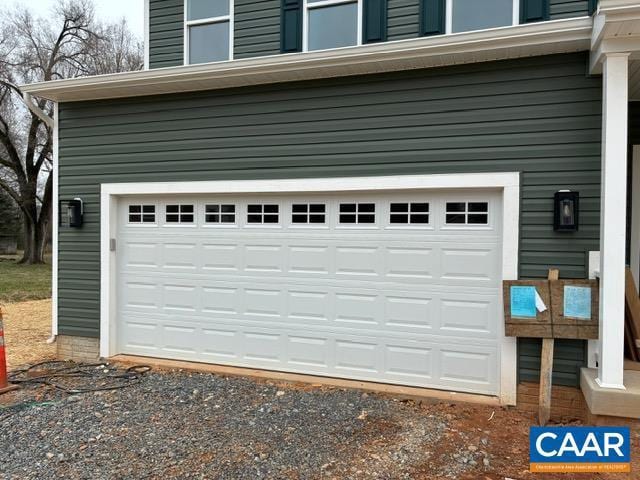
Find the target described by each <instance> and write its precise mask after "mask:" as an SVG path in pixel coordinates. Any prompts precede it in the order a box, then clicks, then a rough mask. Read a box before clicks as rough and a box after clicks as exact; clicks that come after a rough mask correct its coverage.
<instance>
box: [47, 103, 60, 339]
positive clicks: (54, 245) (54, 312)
mask: <svg viewBox="0 0 640 480" xmlns="http://www.w3.org/2000/svg"><path fill="white" fill-rule="evenodd" d="M59 125H60V122H59V115H58V104H57V103H54V104H53V167H52V170H51V174H50V175H53V179H52V180H53V182H52V183H53V188H52V192H51V202H52V203H51V222H52V225H51V229H52V239H51V254H52V256H51V338H50V339H49V342H53V341H54V340H55V337H56V335H58V231H59V224H60V205H59V193H58V189H59V186H58V170H59V166H58V163H59V162H58V160H59V158H60V154H59V150H60V148H59V147H60V136H59Z"/></svg>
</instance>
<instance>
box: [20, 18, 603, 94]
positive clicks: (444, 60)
mask: <svg viewBox="0 0 640 480" xmlns="http://www.w3.org/2000/svg"><path fill="white" fill-rule="evenodd" d="M591 33H592V19H591V18H590V17H580V18H573V19H563V20H554V21H550V22H540V23H532V24H526V25H516V26H509V27H499V28H493V29H489V30H482V31H477V32H465V33H456V34H450V35H441V36H434V37H421V38H417V39H407V40H398V41H392V42H383V43H376V44H370V45H362V46H357V47H346V48H337V49H333V50H324V51H315V52H305V53H290V54H278V55H272V56H265V57H259V58H250V59H242V60H233V61H226V62H217V63H208V64H201V65H186V66H179V67H167V68H158V69H153V70H143V71H137V72H127V73H117V74H110V75H99V76H93V77H84V78H75V79H66V80H55V81H51V82H42V83H34V84H30V85H24V86H22V87H21V88H22V89H23V91H25V92H27V93H30V94H32V95H35V96H39V97H44V98H47V99H50V100H53V101H58V102H73V101H84V100H98V99H109V98H124V97H134V96H141V95H155V94H167V93H177V92H188V91H198V90H213V89H221V88H231V87H238V86H246V85H259V84H269V83H278V82H286V81H298V80H310V79H319V78H331V77H340V76H349V75H361V74H368V73H380V72H390V71H396V70H409V69H417V68H429V67H438V66H444V65H454V64H460V63H474V62H479V61H486V60H488V59H491V60H498V59H508V58H518V57H526V56H532V55H545V54H554V53H568V52H576V51H584V50H588V49H589V45H590V43H591Z"/></svg>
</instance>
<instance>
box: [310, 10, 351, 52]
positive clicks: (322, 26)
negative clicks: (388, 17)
mask: <svg viewBox="0 0 640 480" xmlns="http://www.w3.org/2000/svg"><path fill="white" fill-rule="evenodd" d="M361 11H362V0H304V21H303V25H304V27H303V32H304V47H305V50H307V51H311V50H326V49H329V48H339V47H350V46H353V45H360V43H361V41H360V39H361V37H362V34H361V32H362V20H361V19H362V14H361Z"/></svg>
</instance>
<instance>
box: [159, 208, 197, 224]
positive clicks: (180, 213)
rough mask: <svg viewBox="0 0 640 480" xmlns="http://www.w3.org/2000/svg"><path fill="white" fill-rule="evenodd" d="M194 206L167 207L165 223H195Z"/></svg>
mask: <svg viewBox="0 0 640 480" xmlns="http://www.w3.org/2000/svg"><path fill="white" fill-rule="evenodd" d="M193 212H194V208H193V205H167V206H166V209H165V221H166V222H167V223H177V224H183V223H193V220H194V215H193Z"/></svg>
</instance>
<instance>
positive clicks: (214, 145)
mask: <svg viewBox="0 0 640 480" xmlns="http://www.w3.org/2000/svg"><path fill="white" fill-rule="evenodd" d="M587 60H588V56H587V55H586V54H573V55H559V56H549V57H537V58H535V57H534V58H527V59H520V60H515V61H503V62H493V63H482V64H475V65H464V66H456V67H447V68H441V69H429V70H420V71H411V72H401V73H393V74H381V75H370V76H363V77H348V78H340V79H331V80H322V81H312V82H301V83H291V84H286V85H270V86H262V87H250V88H240V89H233V90H227V91H212V92H196V93H190V94H181V95H166V96H157V97H145V98H136V99H123V100H109V101H106V102H81V103H71V104H62V105H61V107H60V195H61V199H67V198H73V197H76V196H80V197H82V198H83V200H84V201H85V208H86V216H85V219H86V223H85V225H84V227H83V228H82V229H78V230H74V229H62V230H61V232H60V263H59V265H60V267H59V268H60V280H59V295H60V299H59V301H60V303H59V329H60V333H62V334H69V335H88V336H97V335H98V329H99V295H100V287H99V283H100V267H99V218H100V212H99V191H100V183H113V182H153V181H194V180H223V179H249V178H251V179H259V178H303V177H332V176H360V175H401V174H436V173H456V172H492V171H493V172H504V171H518V172H521V174H522V175H521V181H522V189H521V227H520V275H521V277H545V276H546V274H547V269H548V268H549V267H550V266H556V267H559V268H560V269H561V274H562V276H563V277H578V278H581V277H582V278H583V277H585V276H586V262H587V256H588V253H587V252H588V251H589V250H597V249H598V236H599V227H598V224H599V207H600V201H599V196H600V123H601V79H600V78H589V77H586V76H585V71H586V64H587ZM562 188H568V189H571V190H578V191H579V192H580V196H581V212H580V214H581V226H580V231H579V232H576V233H573V234H556V233H554V232H553V227H552V211H553V210H552V208H553V193H554V192H556V191H557V190H559V189H562Z"/></svg>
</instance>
